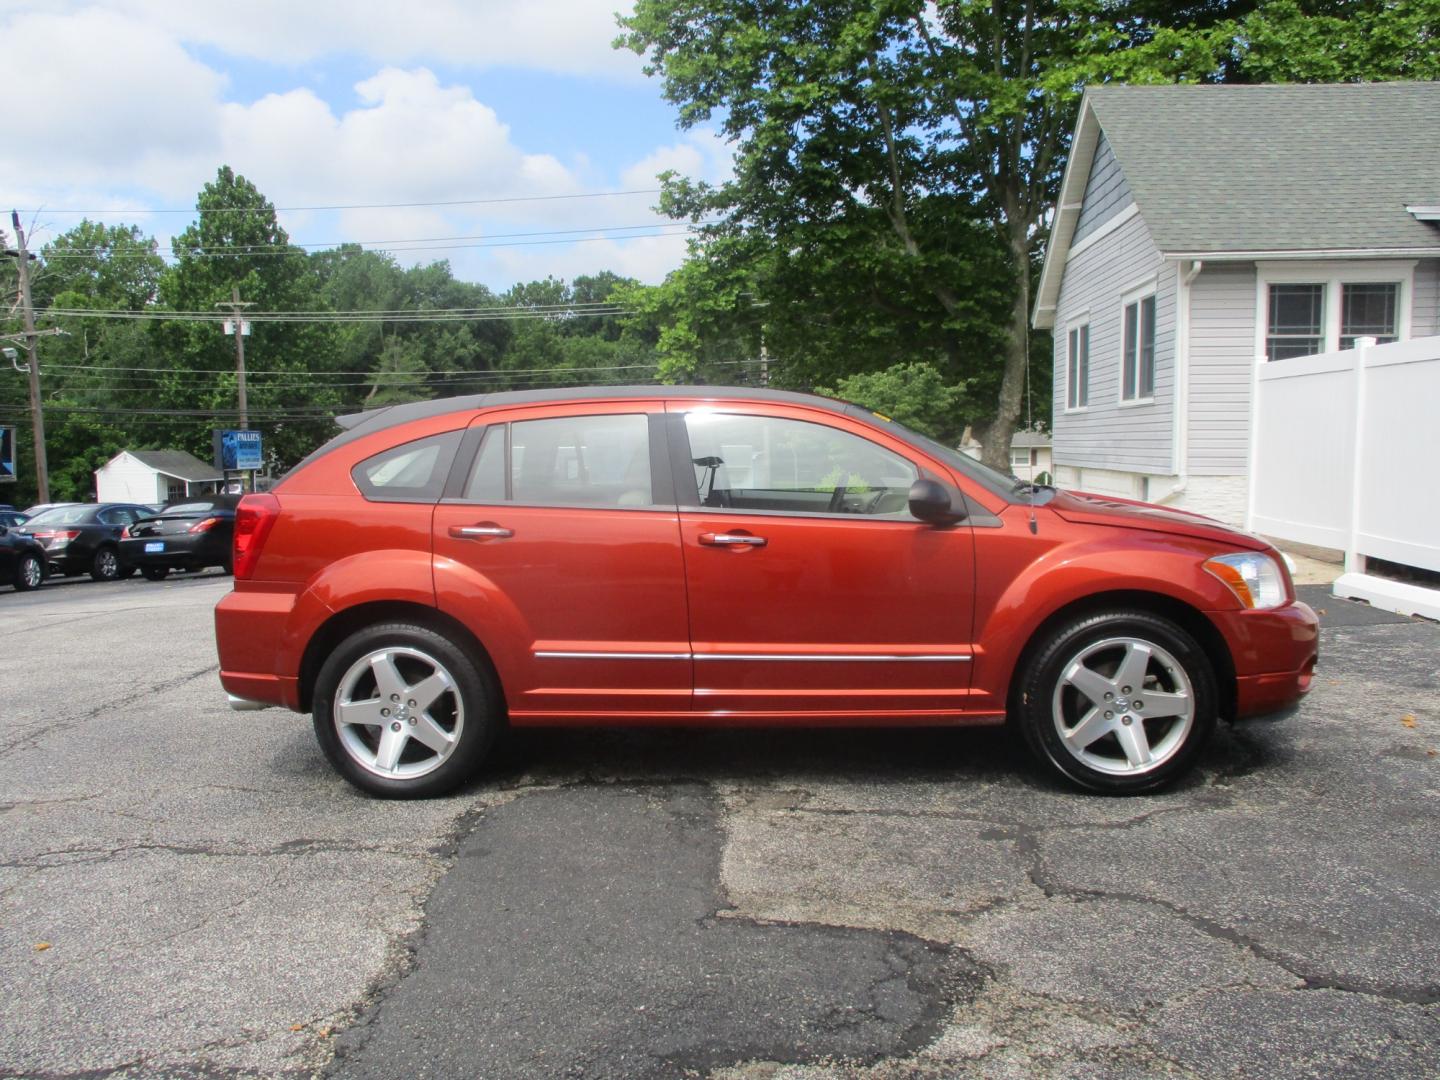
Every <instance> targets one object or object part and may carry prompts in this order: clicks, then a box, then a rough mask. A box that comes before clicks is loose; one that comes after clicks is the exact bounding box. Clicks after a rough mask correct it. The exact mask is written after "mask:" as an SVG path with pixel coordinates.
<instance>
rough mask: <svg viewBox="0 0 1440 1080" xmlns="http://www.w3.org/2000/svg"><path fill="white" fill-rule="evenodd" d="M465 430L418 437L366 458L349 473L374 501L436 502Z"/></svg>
mask: <svg viewBox="0 0 1440 1080" xmlns="http://www.w3.org/2000/svg"><path fill="white" fill-rule="evenodd" d="M462 434H463V432H460V431H447V432H445V433H444V434H442V435H431V436H429V437H428V438H424V439H416V440H415V441H414V442H408V443H401V444H400V445H399V446H394V447H391V448H390V449H389V450H382V451H381V452H380V453H378V454H373V455H372V456H370V457H368V458H366V459H365V460H364V461H362V462H360V463H359V464H358V465H356V466H355V467H354V468H353V469H351V470H350V476H351V478H352V479H353V480H354V481H355V486H356V487H357V488H359V489H360V494H362V495H364V496H365V498H367V499H370V500H371V501H372V502H428V503H433V502H437V501H438V500H439V498H440V492H441V491H442V490H443V489H444V487H445V478H446V477H447V476H448V475H449V474H450V466H451V465H452V464H453V463H454V461H455V452H456V450H458V449H459V447H460V437H461V435H462Z"/></svg>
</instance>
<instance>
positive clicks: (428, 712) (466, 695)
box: [314, 623, 503, 799]
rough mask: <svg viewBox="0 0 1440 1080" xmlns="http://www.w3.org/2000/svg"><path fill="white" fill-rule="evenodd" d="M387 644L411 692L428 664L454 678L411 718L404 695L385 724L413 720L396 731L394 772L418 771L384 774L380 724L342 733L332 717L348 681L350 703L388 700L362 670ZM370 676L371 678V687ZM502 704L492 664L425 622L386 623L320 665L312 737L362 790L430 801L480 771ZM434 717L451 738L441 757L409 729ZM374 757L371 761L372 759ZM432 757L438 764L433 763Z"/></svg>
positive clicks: (359, 633)
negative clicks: (398, 744)
mask: <svg viewBox="0 0 1440 1080" xmlns="http://www.w3.org/2000/svg"><path fill="white" fill-rule="evenodd" d="M383 649H395V650H397V653H396V655H395V657H394V658H393V663H394V665H395V669H396V671H397V672H398V673H399V674H401V675H403V676H404V682H405V683H406V684H408V685H410V688H411V689H414V686H415V685H418V682H416V683H414V684H411V682H410V680H411V679H412V678H416V679H418V678H420V677H423V676H424V675H425V673H426V665H430V667H431V668H433V669H435V670H443V671H444V672H445V673H446V674H447V675H448V676H449V678H450V682H451V689H449V690H447V691H445V692H444V693H443V694H442V695H441V696H440V697H439V698H437V699H436V702H435V704H434V706H432V707H431V708H430V709H426V708H424V707H423V706H422V708H420V709H417V710H416V711H415V714H414V715H413V716H411V715H408V714H406V715H404V716H403V719H402V718H399V717H400V714H401V713H403V712H404V710H403V706H404V705H405V704H406V703H405V701H404V700H403V698H402V700H401V701H400V702H399V703H398V704H399V706H400V707H402V708H400V711H399V712H398V713H395V714H389V715H391V716H393V717H397V718H395V719H387V720H385V721H384V725H389V726H392V727H393V725H395V724H401V723H402V722H403V723H408V725H409V726H408V727H404V728H397V729H395V730H396V731H397V732H399V733H401V734H403V735H404V736H405V738H404V739H401V740H399V741H400V742H401V744H402V746H403V751H402V752H401V754H400V755H399V758H398V759H397V760H396V761H395V763H394V764H395V770H392V772H394V771H396V770H421V771H418V772H416V773H415V774H413V775H390V774H385V773H382V771H380V769H379V764H380V756H381V753H382V744H381V742H380V740H381V738H382V737H383V736H384V734H385V732H384V727H383V726H370V725H362V724H349V725H345V728H346V732H347V733H346V735H344V736H342V734H341V725H339V724H337V723H336V722H335V714H336V702H337V695H340V694H341V692H342V690H343V689H344V688H343V687H342V682H347V681H348V682H350V683H351V693H352V694H353V696H352V697H351V698H350V700H351V701H352V702H357V703H362V704H363V703H364V702H369V701H374V702H375V703H376V706H375V707H376V709H378V708H379V707H381V706H382V705H386V704H388V703H387V702H384V701H383V700H382V698H383V694H382V692H381V691H380V689H379V686H378V681H375V680H374V676H367V675H366V674H365V672H366V670H367V668H368V665H366V664H362V663H361V661H362V660H363V659H364V658H366V657H367V656H369V655H371V654H373V653H375V652H377V651H379V650H383ZM404 665H410V669H409V670H404V669H403V668H404ZM357 672H358V674H357ZM367 678H369V679H370V680H372V683H371V684H370V685H368V686H367V683H366V679H367ZM357 688H358V690H359V692H358V693H356V690H357ZM499 702H500V696H499V694H498V693H497V692H496V688H495V684H494V680H493V678H492V677H491V675H490V672H489V669H488V667H487V666H486V665H484V664H482V663H477V662H476V661H475V660H474V659H473V658H472V657H471V656H470V655H469V653H468V652H466V650H464V649H462V648H460V647H459V646H457V645H456V644H455V643H454V642H453V641H451V640H450V639H449V638H447V637H446V636H444V635H443V634H440V633H437V632H436V631H434V630H431V629H429V628H427V627H423V626H414V625H411V624H408V623H381V624H378V625H376V626H371V627H366V628H365V629H363V630H359V631H357V632H355V633H354V634H351V635H350V636H349V637H348V638H346V639H345V640H344V641H343V642H341V644H340V645H339V647H337V648H336V649H335V650H334V651H333V652H332V653H331V654H330V656H329V657H328V658H327V659H326V660H325V663H324V664H323V665H321V668H320V672H319V675H318V676H317V677H316V680H315V696H314V722H315V736H316V738H317V739H318V740H319V743H320V747H321V749H322V750H324V751H325V756H326V757H327V758H329V759H330V763H331V764H332V765H333V766H335V769H336V771H338V772H339V773H340V775H341V776H343V777H344V778H345V779H346V780H348V781H350V783H352V784H354V785H355V786H356V787H358V788H360V789H361V790H362V791H365V792H368V793H369V794H371V795H378V796H380V797H382V798H392V799H416V798H428V797H431V796H435V795H443V794H445V793H446V792H448V791H452V790H454V789H455V788H456V787H458V786H460V785H461V784H463V783H465V782H466V781H467V780H469V779H470V778H471V777H473V776H474V775H475V773H476V771H477V770H478V769H479V767H480V764H481V762H482V761H483V760H484V758H485V755H486V753H487V752H488V751H489V749H490V747H491V745H493V743H494V741H495V737H496V735H497V734H498V732H499V730H500V728H501V725H502V723H503V721H502V717H501V708H500V704H499ZM432 715H433V717H434V719H435V720H436V721H437V725H438V726H439V728H440V729H441V730H442V732H446V733H448V734H451V735H453V737H454V741H453V744H452V745H451V746H449V747H448V748H447V749H446V750H445V752H444V756H442V754H441V752H440V751H437V750H433V749H432V748H431V747H430V746H428V745H426V744H425V743H423V742H422V740H421V739H420V738H419V737H418V736H416V735H412V734H411V733H412V732H414V731H415V729H416V718H419V721H420V722H421V723H423V722H424V721H425V719H426V718H428V717H431V716H432ZM372 757H373V759H374V760H368V759H369V758H372ZM432 757H433V758H434V759H435V760H434V761H433V762H431V761H430V760H429V759H430V758H432ZM407 759H408V760H407Z"/></svg>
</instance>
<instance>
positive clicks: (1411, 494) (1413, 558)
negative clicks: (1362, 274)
mask: <svg viewBox="0 0 1440 1080" xmlns="http://www.w3.org/2000/svg"><path fill="white" fill-rule="evenodd" d="M1251 409H1252V418H1251V419H1252V422H1251V428H1250V430H1251V442H1250V496H1249V499H1250V501H1249V507H1248V512H1247V525H1248V527H1249V528H1250V529H1252V530H1253V531H1255V532H1259V533H1264V534H1265V535H1267V536H1275V537H1279V538H1281V539H1285V540H1295V541H1298V542H1299V543H1302V544H1315V545H1318V546H1320V547H1328V548H1337V549H1339V550H1342V551H1344V552H1345V571H1346V572H1345V575H1344V576H1343V577H1341V578H1340V580H1339V581H1337V582H1336V583H1335V593H1336V595H1337V596H1354V597H1359V598H1361V599H1366V600H1369V601H1370V602H1371V603H1373V604H1375V605H1377V606H1381V607H1385V608H1387V609H1389V610H1392V611H1404V612H1406V613H1408V614H1422V615H1426V616H1428V617H1430V618H1440V590H1436V589H1428V588H1421V587H1419V586H1416V585H1409V584H1403V583H1399V582H1395V581H1391V580H1388V579H1382V578H1377V577H1374V576H1372V575H1369V574H1366V573H1365V560H1366V558H1367V557H1368V558H1372V559H1386V560H1389V561H1391V562H1396V563H1402V564H1404V565H1406V566H1411V567H1419V568H1420V569H1423V570H1430V571H1434V572H1436V573H1440V485H1437V480H1436V475H1435V474H1436V465H1437V464H1440V337H1428V338H1418V339H1416V340H1414V341H1400V342H1395V343H1393V344H1390V345H1378V346H1377V345H1375V344H1374V340H1373V339H1371V338H1361V339H1360V341H1359V343H1358V344H1357V346H1356V347H1355V348H1353V349H1346V350H1344V351H1342V352H1334V353H1323V354H1321V355H1319V356H1305V357H1298V358H1296V359H1291V360H1279V361H1275V362H1273V363H1263V362H1262V363H1259V364H1257V365H1256V371H1255V381H1254V386H1253V392H1252V395H1251Z"/></svg>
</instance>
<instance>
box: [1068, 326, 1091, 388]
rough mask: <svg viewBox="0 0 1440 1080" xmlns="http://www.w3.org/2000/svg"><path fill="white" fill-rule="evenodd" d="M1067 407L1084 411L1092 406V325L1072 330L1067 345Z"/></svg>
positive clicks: (1073, 327) (1074, 327) (1076, 327)
mask: <svg viewBox="0 0 1440 1080" xmlns="http://www.w3.org/2000/svg"><path fill="white" fill-rule="evenodd" d="M1065 371H1066V376H1065V407H1066V408H1067V409H1083V408H1085V406H1087V405H1089V404H1090V324H1089V323H1081V324H1080V325H1078V326H1072V327H1071V328H1070V335H1069V340H1068V342H1067V343H1066V361H1065Z"/></svg>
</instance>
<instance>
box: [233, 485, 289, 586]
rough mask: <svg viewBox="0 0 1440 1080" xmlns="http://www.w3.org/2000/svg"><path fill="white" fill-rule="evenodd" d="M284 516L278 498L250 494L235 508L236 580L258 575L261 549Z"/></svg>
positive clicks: (234, 560)
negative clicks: (281, 516)
mask: <svg viewBox="0 0 1440 1080" xmlns="http://www.w3.org/2000/svg"><path fill="white" fill-rule="evenodd" d="M279 516H280V500H279V499H277V498H276V497H275V496H274V495H268V494H266V495H246V496H245V497H244V498H243V499H241V500H240V504H239V505H238V506H236V507H235V544H234V549H233V552H232V562H231V565H232V568H233V569H234V571H235V580H236V581H244V580H246V579H247V578H249V577H250V575H251V574H253V573H254V572H255V564H256V563H257V562H259V561H260V549H261V548H263V547H264V546H265V538H266V537H267V536H269V535H270V530H271V529H272V528H273V527H274V526H275V519H276V518H278V517H279Z"/></svg>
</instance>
